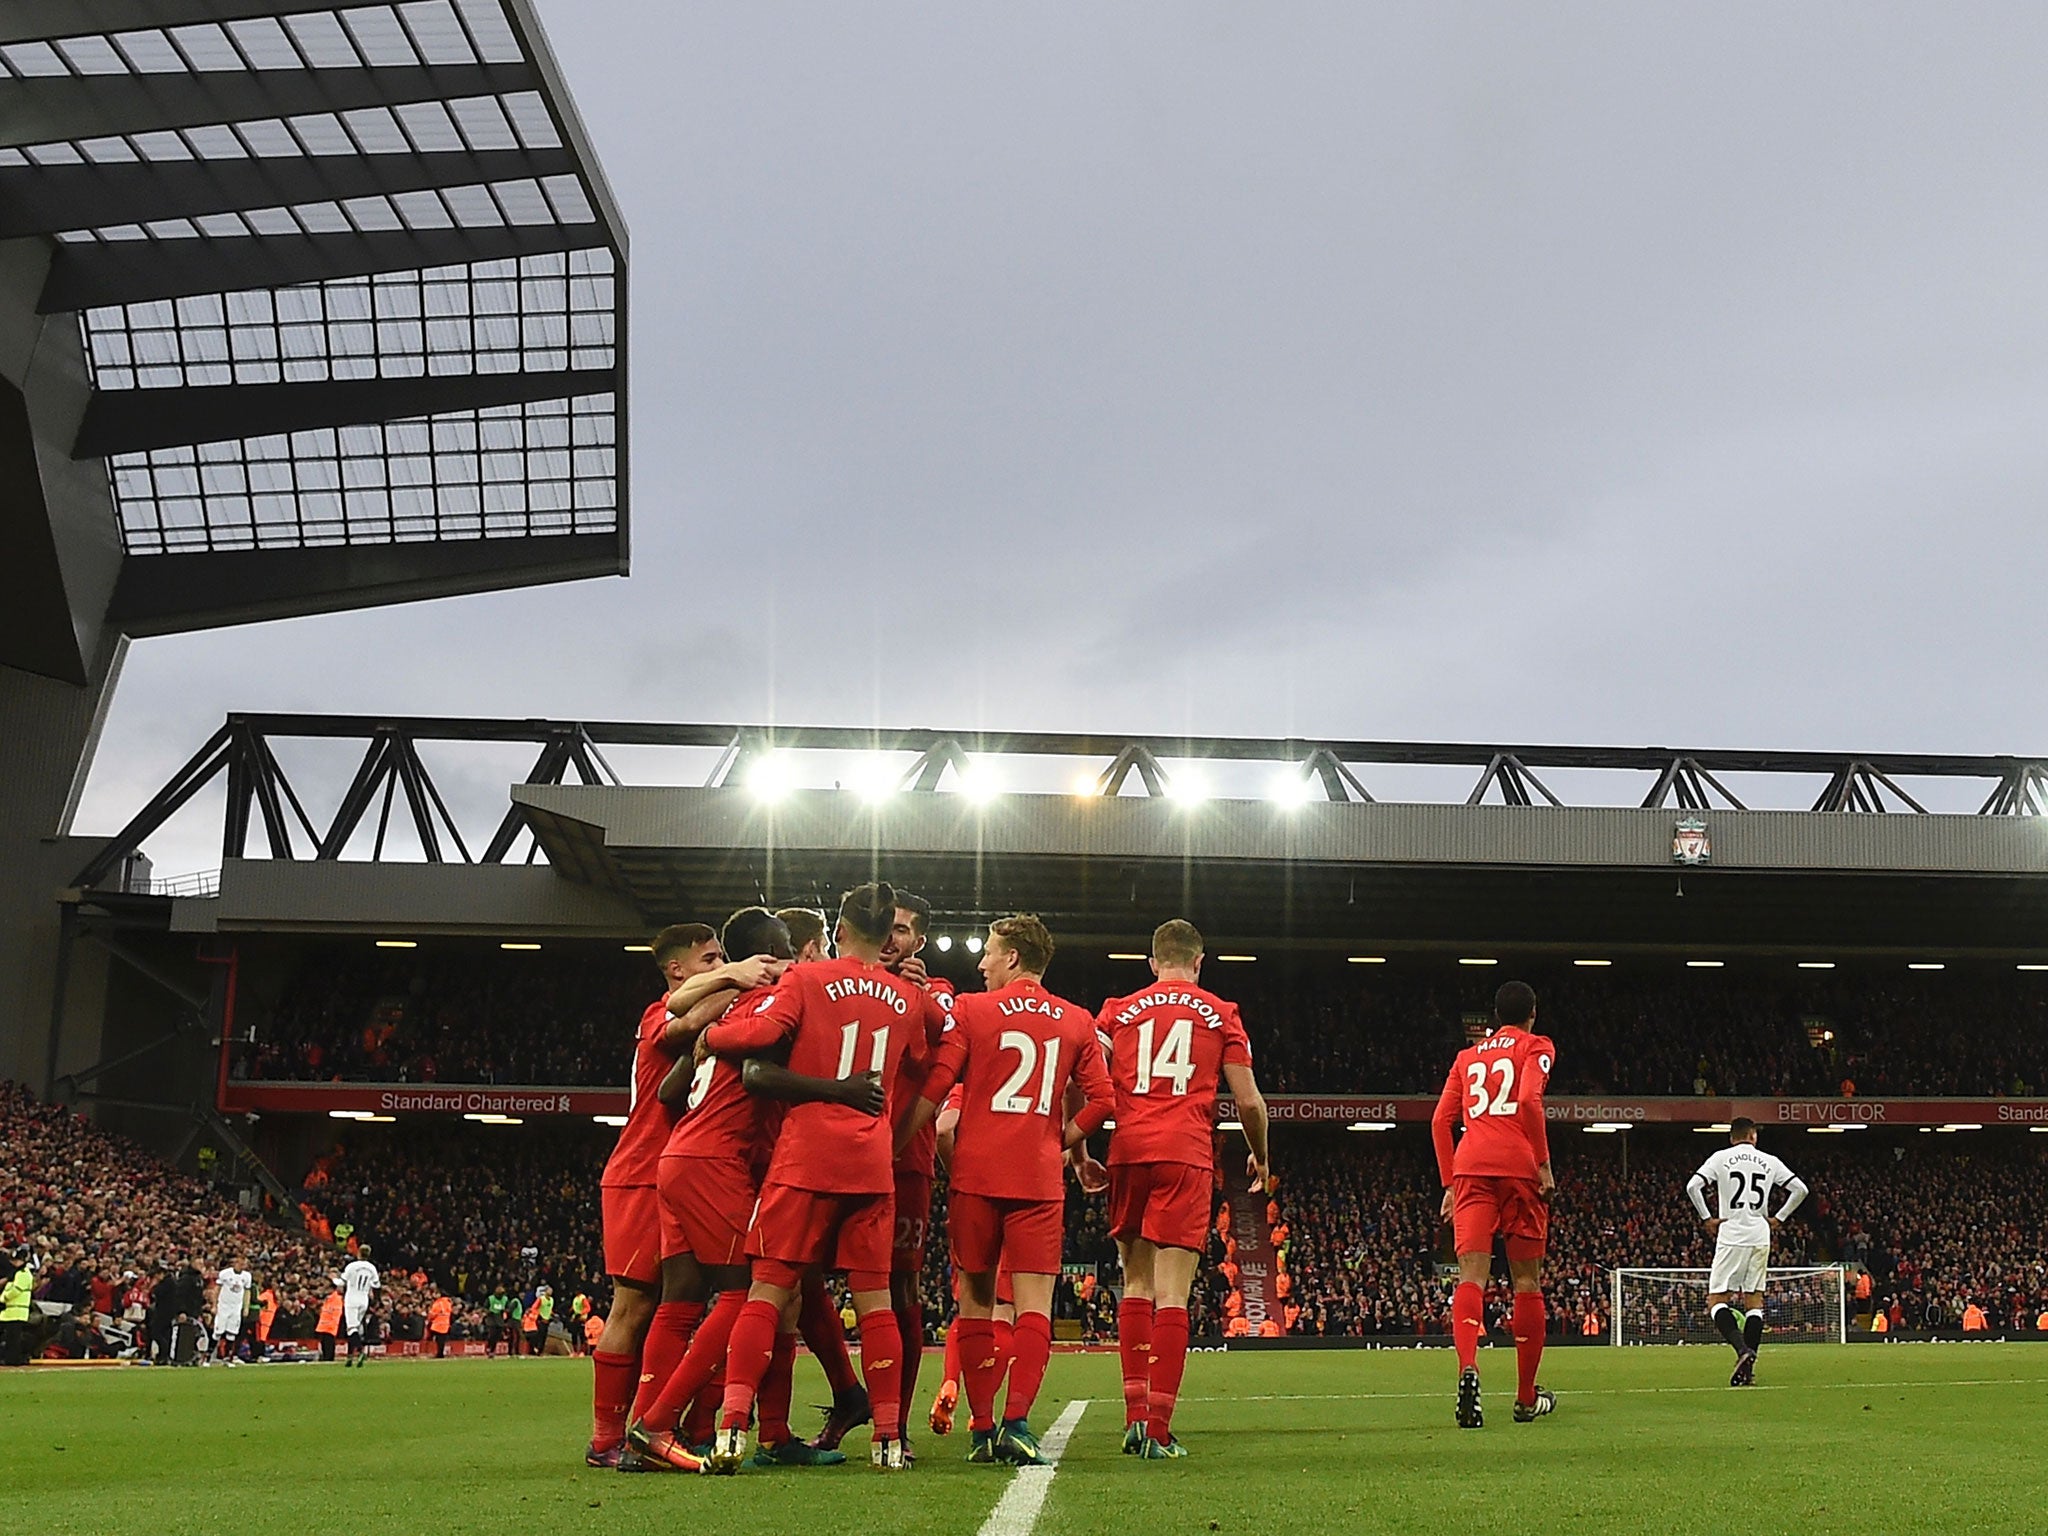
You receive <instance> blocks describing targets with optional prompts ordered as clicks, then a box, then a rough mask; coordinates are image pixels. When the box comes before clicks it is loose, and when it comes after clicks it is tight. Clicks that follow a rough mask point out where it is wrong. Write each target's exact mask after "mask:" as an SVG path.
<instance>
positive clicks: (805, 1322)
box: [796, 1270, 855, 1397]
mask: <svg viewBox="0 0 2048 1536" xmlns="http://www.w3.org/2000/svg"><path fill="white" fill-rule="evenodd" d="M796 1326H797V1332H798V1333H800V1334H802V1335H803V1340H804V1343H805V1344H807V1345H809V1346H810V1350H811V1353H812V1354H814V1355H816V1356H817V1357H818V1364H819V1366H820V1367H821V1368H822V1369H823V1370H824V1372H825V1382H826V1385H828V1386H829V1387H831V1389H832V1395H833V1396H834V1397H838V1396H839V1395H840V1394H841V1393H844V1392H846V1391H847V1390H849V1389H850V1388H851V1387H852V1386H853V1384H854V1380H855V1378H854V1374H853V1356H852V1355H850V1354H848V1353H847V1352H846V1329H845V1327H844V1325H842V1324H841V1323H840V1321H839V1309H838V1308H837V1307H835V1306H833V1305H832V1297H831V1296H830V1294H829V1293H828V1292H827V1291H826V1290H825V1282H824V1280H823V1278H822V1277H820V1276H819V1274H818V1273H817V1272H816V1271H815V1270H813V1271H812V1272H811V1273H809V1274H807V1275H805V1276H804V1284H803V1306H802V1309H801V1310H800V1311H799V1312H798V1313H797V1325H796Z"/></svg>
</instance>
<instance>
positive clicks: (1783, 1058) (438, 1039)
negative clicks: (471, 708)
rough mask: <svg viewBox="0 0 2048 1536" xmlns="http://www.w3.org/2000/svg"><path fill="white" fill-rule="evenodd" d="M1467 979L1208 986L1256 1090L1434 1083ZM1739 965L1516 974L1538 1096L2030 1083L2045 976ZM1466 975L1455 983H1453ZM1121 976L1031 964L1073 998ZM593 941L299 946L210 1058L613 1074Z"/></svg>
mask: <svg viewBox="0 0 2048 1536" xmlns="http://www.w3.org/2000/svg"><path fill="white" fill-rule="evenodd" d="M1488 974H1490V973H1489V972H1483V971H1477V972H1474V973H1473V974H1472V975H1466V974H1459V975H1451V976H1446V975H1444V974H1443V973H1442V970H1441V969H1440V968H1439V969H1438V970H1437V971H1436V973H1435V974H1433V975H1431V974H1415V973H1412V972H1409V971H1408V970H1407V968H1401V969H1394V968H1390V969H1389V971H1388V972H1387V973H1380V972H1379V971H1378V968H1372V969H1371V970H1366V969H1364V968H1357V967H1354V968H1350V969H1349V970H1347V971H1346V973H1344V974H1342V975H1340V976H1337V977H1334V978H1333V977H1331V976H1329V975H1327V974H1322V973H1311V972H1297V973H1287V972H1283V971H1281V970H1280V968H1278V967H1274V968H1273V970H1272V972H1271V973H1270V974H1266V973H1264V970H1263V968H1258V969H1255V968H1252V967H1243V968H1241V969H1232V970H1231V971H1230V972H1229V973H1228V974H1226V975H1224V976H1221V977H1217V978H1213V980H1214V981H1215V983H1216V984H1217V985H1219V986H1221V987H1223V988H1224V989H1225V990H1226V991H1227V992H1228V993H1229V995H1230V996H1231V997H1232V999H1233V1000H1235V1001H1236V1002H1238V1003H1239V1005H1240V1008H1241V1010H1242V1012H1243V1014H1244V1017H1245V1019H1246V1021H1247V1025H1248V1027H1249V1028H1250V1030H1251V1033H1252V1039H1253V1044H1254V1047H1255V1049H1256V1051H1257V1065H1258V1071H1259V1078H1260V1082H1261V1084H1262V1085H1263V1086H1264V1087H1265V1088H1266V1090H1267V1091H1268V1092H1274V1093H1434V1092H1435V1091H1436V1090H1437V1089H1438V1088H1439V1087H1441V1086H1442V1084H1443V1073H1444V1067H1445V1064H1446V1063H1447V1062H1448V1061H1449V1060H1450V1059H1451V1057H1452V1056H1453V1055H1454V1054H1456V1052H1457V1050H1458V1049H1459V1048H1460V1047H1461V1046H1463V1045H1464V1044H1465V1029H1466V1024H1467V1021H1468V1019H1471V1018H1475V1017H1483V1016H1484V1015H1485V1013H1486V1010H1487V1008H1488V1007H1489V1002H1488V999H1489V998H1490V996H1491V984H1490V983H1489V982H1488V981H1487V980H1486V979H1485V977H1486V975H1488ZM1800 974H1801V977H1802V978H1803V979H1800V980H1795V981H1786V982H1783V983H1775V984H1774V983H1766V982H1762V981H1759V980H1757V979H1756V978H1754V977H1751V976H1746V975H1743V974H1729V975H1724V974H1723V973H1721V972H1718V971H1714V972H1701V971H1694V972H1684V973H1682V974H1681V975H1680V976H1678V977H1672V976H1670V975H1668V974H1663V973H1658V972H1650V971H1643V972H1629V971H1623V970H1619V969H1616V970H1585V969H1579V968H1576V967H1571V966H1565V967H1563V968H1561V969H1555V970H1552V969H1548V968H1544V967H1538V968H1536V969H1535V970H1533V971H1532V972H1531V973H1530V976H1529V979H1530V980H1531V981H1532V982H1533V983H1534V984H1535V986H1536V988H1537V990H1538V992H1539V993H1540V994H1541V996H1542V998H1543V1017H1544V1023H1545V1027H1546V1028H1547V1029H1550V1030H1551V1031H1552V1032H1553V1033H1554V1035H1555V1037H1556V1038H1557V1040H1558V1042H1559V1045H1560V1046H1561V1047H1562V1048H1563V1050H1562V1059H1561V1061H1560V1063H1559V1068H1558V1074H1557V1077H1556V1078H1555V1080H1554V1081H1553V1083H1552V1085H1551V1090H1552V1092H1553V1093H1558V1094H1568V1093H1636V1094H1680V1095H1704V1094H1714V1095H1717V1096H1722V1097H1728V1096H1733V1095H1737V1094H1746V1095H1761V1096H1776V1095H1785V1094H1819V1095H1829V1096H1833V1095H1839V1094H1844V1093H1849V1094H1856V1095H1860V1096H1864V1097H1869V1096H1882V1095H1886V1094H1900V1093H1909V1092H1910V1093H1916V1094H1935V1095H1940V1094H1979V1093H1982V1094H2006V1093H2013V1094H2026V1093H2033V1092H2039V1091H2041V1090H2042V1088H2043V1085H2044V1084H2048V977H2041V976H2033V975H2027V976H2018V975H2014V976H2009V977H2007V976H1994V977H1981V976H1980V977H1966V976H1963V975H1960V974H1949V973H1935V974H1929V973H1905V974H1900V975H1892V976H1881V975H1875V974H1851V973H1835V972H1806V973H1800ZM1475 975H1476V976H1477V978H1478V979H1476V980H1475V979H1473V978H1474V976H1475ZM1130 981H1131V976H1130V974H1129V972H1128V970H1116V969H1104V968H1103V967H1102V966H1101V965H1099V964H1097V965H1092V966H1091V965H1088V964H1084V963H1077V964H1075V965H1074V966H1073V967H1072V969H1071V973H1070V974H1069V975H1068V976H1066V977H1064V978H1063V977H1062V976H1060V975H1058V974H1055V975H1054V976H1052V977H1050V978H1049V984H1050V985H1052V986H1053V988H1054V990H1055V991H1060V992H1062V994H1063V995H1067V996H1071V997H1073V998H1074V1000H1075V1001H1077V1002H1082V1003H1086V1004H1089V1005H1091V1006H1093V1005H1096V1004H1099V1003H1100V1002H1101V1001H1102V1000H1103V998H1104V997H1106V996H1108V995H1111V993H1113V992H1115V991H1117V990H1119V989H1121V988H1124V987H1127V986H1128V985H1129V983H1130ZM653 990H654V988H653V985H652V981H651V975H650V971H649V967H648V965H647V962H646V959H645V957H643V956H639V955H628V954H615V953H603V954H598V953H590V952H583V953H562V954H548V953H543V954H521V955H507V954H504V953H501V952H499V951H497V950H495V949H492V950H488V951H477V950H446V951H441V950H433V949H419V950H368V951H365V950H364V949H363V948H362V947H360V946H352V947H346V948H344V947H338V946H321V947H318V948H316V949H314V950H312V951H309V952H308V955H307V956H306V958H305V960H304V962H303V964H302V965H301V966H300V967H299V969H298V970H297V972H296V973H295V975H294V976H293V978H292V980H291V981H290V982H289V983H288V984H287V985H286V986H285V987H284V989H283V991H282V992H281V994H280V996H279V997H278V1000H277V1001H276V1002H275V1004H274V1005H270V1006H267V1007H266V1006H263V1005H254V1004H252V1005H251V1006H250V1007H248V1008H247V1009H246V1010H245V1012H244V1016H243V1019H242V1020H241V1024H242V1026H243V1032H244V1033H245V1035H246V1036H247V1038H245V1040H244V1042H243V1044H242V1045H241V1046H240V1047H239V1049H238V1050H237V1052H236V1054H235V1057H234V1060H233V1063H232V1068H231V1070H232V1071H233V1072H234V1073H235V1074H236V1075H237V1076H239V1077H245V1078H254V1079H266V1080H296V1081H330V1080H339V1081H375V1082H446V1083H453V1082H475V1083H500V1084H503V1083H521V1084H556V1085H561V1086H568V1087H583V1086H619V1085H621V1084H622V1083H623V1074H624V1072H625V1069H626V1061H627V1053H626V1052H625V1051H623V1050H622V1049H621V1048H620V1045H619V1040H620V1030H621V1024H620V1021H621V1020H630V1019H632V1018H634V1017H635V1016H637V1014H638V1013H639V1011H640V1009H641V1008H642V1007H644V1006H645V1005H646V1002H647V1000H648V998H649V997H650V996H651V995H652V993H653Z"/></svg>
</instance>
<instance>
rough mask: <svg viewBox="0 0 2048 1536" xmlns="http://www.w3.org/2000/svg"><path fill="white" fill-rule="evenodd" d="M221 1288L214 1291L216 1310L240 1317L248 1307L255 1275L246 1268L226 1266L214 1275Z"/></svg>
mask: <svg viewBox="0 0 2048 1536" xmlns="http://www.w3.org/2000/svg"><path fill="white" fill-rule="evenodd" d="M213 1283H214V1284H215V1285H216V1286H218V1287H219V1288H220V1289H219V1290H218V1291H216V1292H215V1293H214V1310H215V1311H217V1312H219V1313H221V1314H222V1315H223V1316H230V1317H240V1316H241V1315H242V1313H243V1312H244V1311H246V1310H247V1308H248V1300H249V1287H250V1286H252V1285H254V1284H255V1283H256V1279H255V1276H253V1275H251V1274H250V1273H249V1271H248V1270H246V1269H234V1268H225V1269H223V1270H221V1272H220V1273H219V1274H217V1275H215V1276H214V1277H213Z"/></svg>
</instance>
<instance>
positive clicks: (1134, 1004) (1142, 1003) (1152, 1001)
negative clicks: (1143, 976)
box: [1116, 992, 1223, 1029]
mask: <svg viewBox="0 0 2048 1536" xmlns="http://www.w3.org/2000/svg"><path fill="white" fill-rule="evenodd" d="M1147 1008H1192V1009H1193V1010H1194V1011H1195V1012H1196V1013H1199V1014H1200V1015H1201V1016H1202V1018H1203V1020H1204V1022H1206V1023H1207V1024H1208V1025H1209V1027H1210V1028H1211V1029H1221V1028H1222V1027H1223V1016H1222V1015H1221V1014H1219V1013H1217V1011H1216V1010H1215V1009H1214V1008H1211V1007H1210V1006H1209V1005H1208V1003H1206V1002H1204V1001H1203V1000H1202V999H1201V998H1199V997H1196V996H1195V995H1194V994H1193V993H1192V992H1147V993H1146V994H1145V995H1144V996H1143V997H1134V998H1132V999H1131V1001H1130V1004H1129V1006H1127V1007H1126V1008H1125V1009H1124V1010H1123V1011H1122V1012H1121V1013H1119V1014H1118V1015H1117V1016H1116V1021H1117V1023H1119V1024H1128V1023H1130V1022H1131V1020H1133V1019H1135V1018H1136V1017H1137V1016H1138V1015H1139V1014H1141V1013H1143V1012H1144V1011H1145V1010H1146V1009H1147Z"/></svg>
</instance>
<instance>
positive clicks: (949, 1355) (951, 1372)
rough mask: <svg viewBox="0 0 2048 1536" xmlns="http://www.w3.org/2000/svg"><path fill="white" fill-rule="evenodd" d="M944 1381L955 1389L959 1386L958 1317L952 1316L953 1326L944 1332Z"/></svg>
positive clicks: (956, 1314) (956, 1315)
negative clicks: (951, 1384) (948, 1382)
mask: <svg viewBox="0 0 2048 1536" xmlns="http://www.w3.org/2000/svg"><path fill="white" fill-rule="evenodd" d="M945 1370H946V1380H948V1381H950V1382H951V1383H953V1385H954V1387H955V1388H956V1389H957V1388H958V1387H959V1385H960V1317H959V1314H958V1313H955V1314H954V1317H953V1326H952V1327H950V1328H948V1329H947V1330H946V1366H945Z"/></svg>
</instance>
